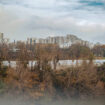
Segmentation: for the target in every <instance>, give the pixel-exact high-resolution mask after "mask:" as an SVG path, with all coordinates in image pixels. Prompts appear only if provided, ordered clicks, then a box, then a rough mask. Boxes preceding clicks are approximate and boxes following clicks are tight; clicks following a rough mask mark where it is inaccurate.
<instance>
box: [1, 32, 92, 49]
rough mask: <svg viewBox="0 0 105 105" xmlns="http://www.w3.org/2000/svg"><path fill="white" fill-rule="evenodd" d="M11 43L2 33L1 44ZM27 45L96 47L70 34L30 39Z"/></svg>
mask: <svg viewBox="0 0 105 105" xmlns="http://www.w3.org/2000/svg"><path fill="white" fill-rule="evenodd" d="M3 43H6V44H8V43H9V39H8V38H4V34H3V33H0V44H3ZM26 43H27V44H30V45H35V44H37V43H39V44H57V45H58V46H59V47H60V48H67V47H70V46H71V45H72V44H76V43H80V44H85V45H87V46H89V47H90V48H92V47H94V44H93V43H90V42H88V41H84V40H82V39H80V38H78V37H77V36H75V35H71V34H68V35H66V36H54V37H47V38H28V39H27V41H26Z"/></svg>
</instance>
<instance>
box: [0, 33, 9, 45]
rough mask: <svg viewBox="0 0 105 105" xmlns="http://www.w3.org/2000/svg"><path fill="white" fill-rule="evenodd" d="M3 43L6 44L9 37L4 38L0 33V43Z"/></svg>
mask: <svg viewBox="0 0 105 105" xmlns="http://www.w3.org/2000/svg"><path fill="white" fill-rule="evenodd" d="M3 43H6V44H8V43H9V39H8V38H4V34H3V33H0V44H3Z"/></svg>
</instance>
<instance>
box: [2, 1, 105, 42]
mask: <svg viewBox="0 0 105 105" xmlns="http://www.w3.org/2000/svg"><path fill="white" fill-rule="evenodd" d="M0 32H2V33H4V35H5V36H6V37H8V38H10V39H11V40H12V41H13V40H26V39H27V38H28V37H29V38H30V37H35V38H41V37H42V38H46V37H48V36H66V35H67V34H73V35H76V36H77V37H79V38H82V39H83V40H87V41H90V42H101V43H105V0H0Z"/></svg>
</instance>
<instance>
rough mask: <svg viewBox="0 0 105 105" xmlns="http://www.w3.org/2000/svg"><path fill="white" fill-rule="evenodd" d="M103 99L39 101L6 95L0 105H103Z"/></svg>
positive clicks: (1, 99) (44, 99) (1, 98)
mask: <svg viewBox="0 0 105 105" xmlns="http://www.w3.org/2000/svg"><path fill="white" fill-rule="evenodd" d="M104 99H105V98H104V97H100V98H99V97H98V98H91V99H89V98H88V99H87V98H84V99H74V98H69V99H54V100H52V99H50V98H49V97H45V98H43V99H40V100H32V99H29V98H26V97H25V98H24V96H14V95H6V96H0V105H105V100H104Z"/></svg>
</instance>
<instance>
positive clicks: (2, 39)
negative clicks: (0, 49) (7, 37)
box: [0, 33, 4, 43]
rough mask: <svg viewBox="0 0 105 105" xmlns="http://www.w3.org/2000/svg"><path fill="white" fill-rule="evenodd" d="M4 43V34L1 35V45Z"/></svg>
mask: <svg viewBox="0 0 105 105" xmlns="http://www.w3.org/2000/svg"><path fill="white" fill-rule="evenodd" d="M3 41H4V34H3V33H0V43H3Z"/></svg>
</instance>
